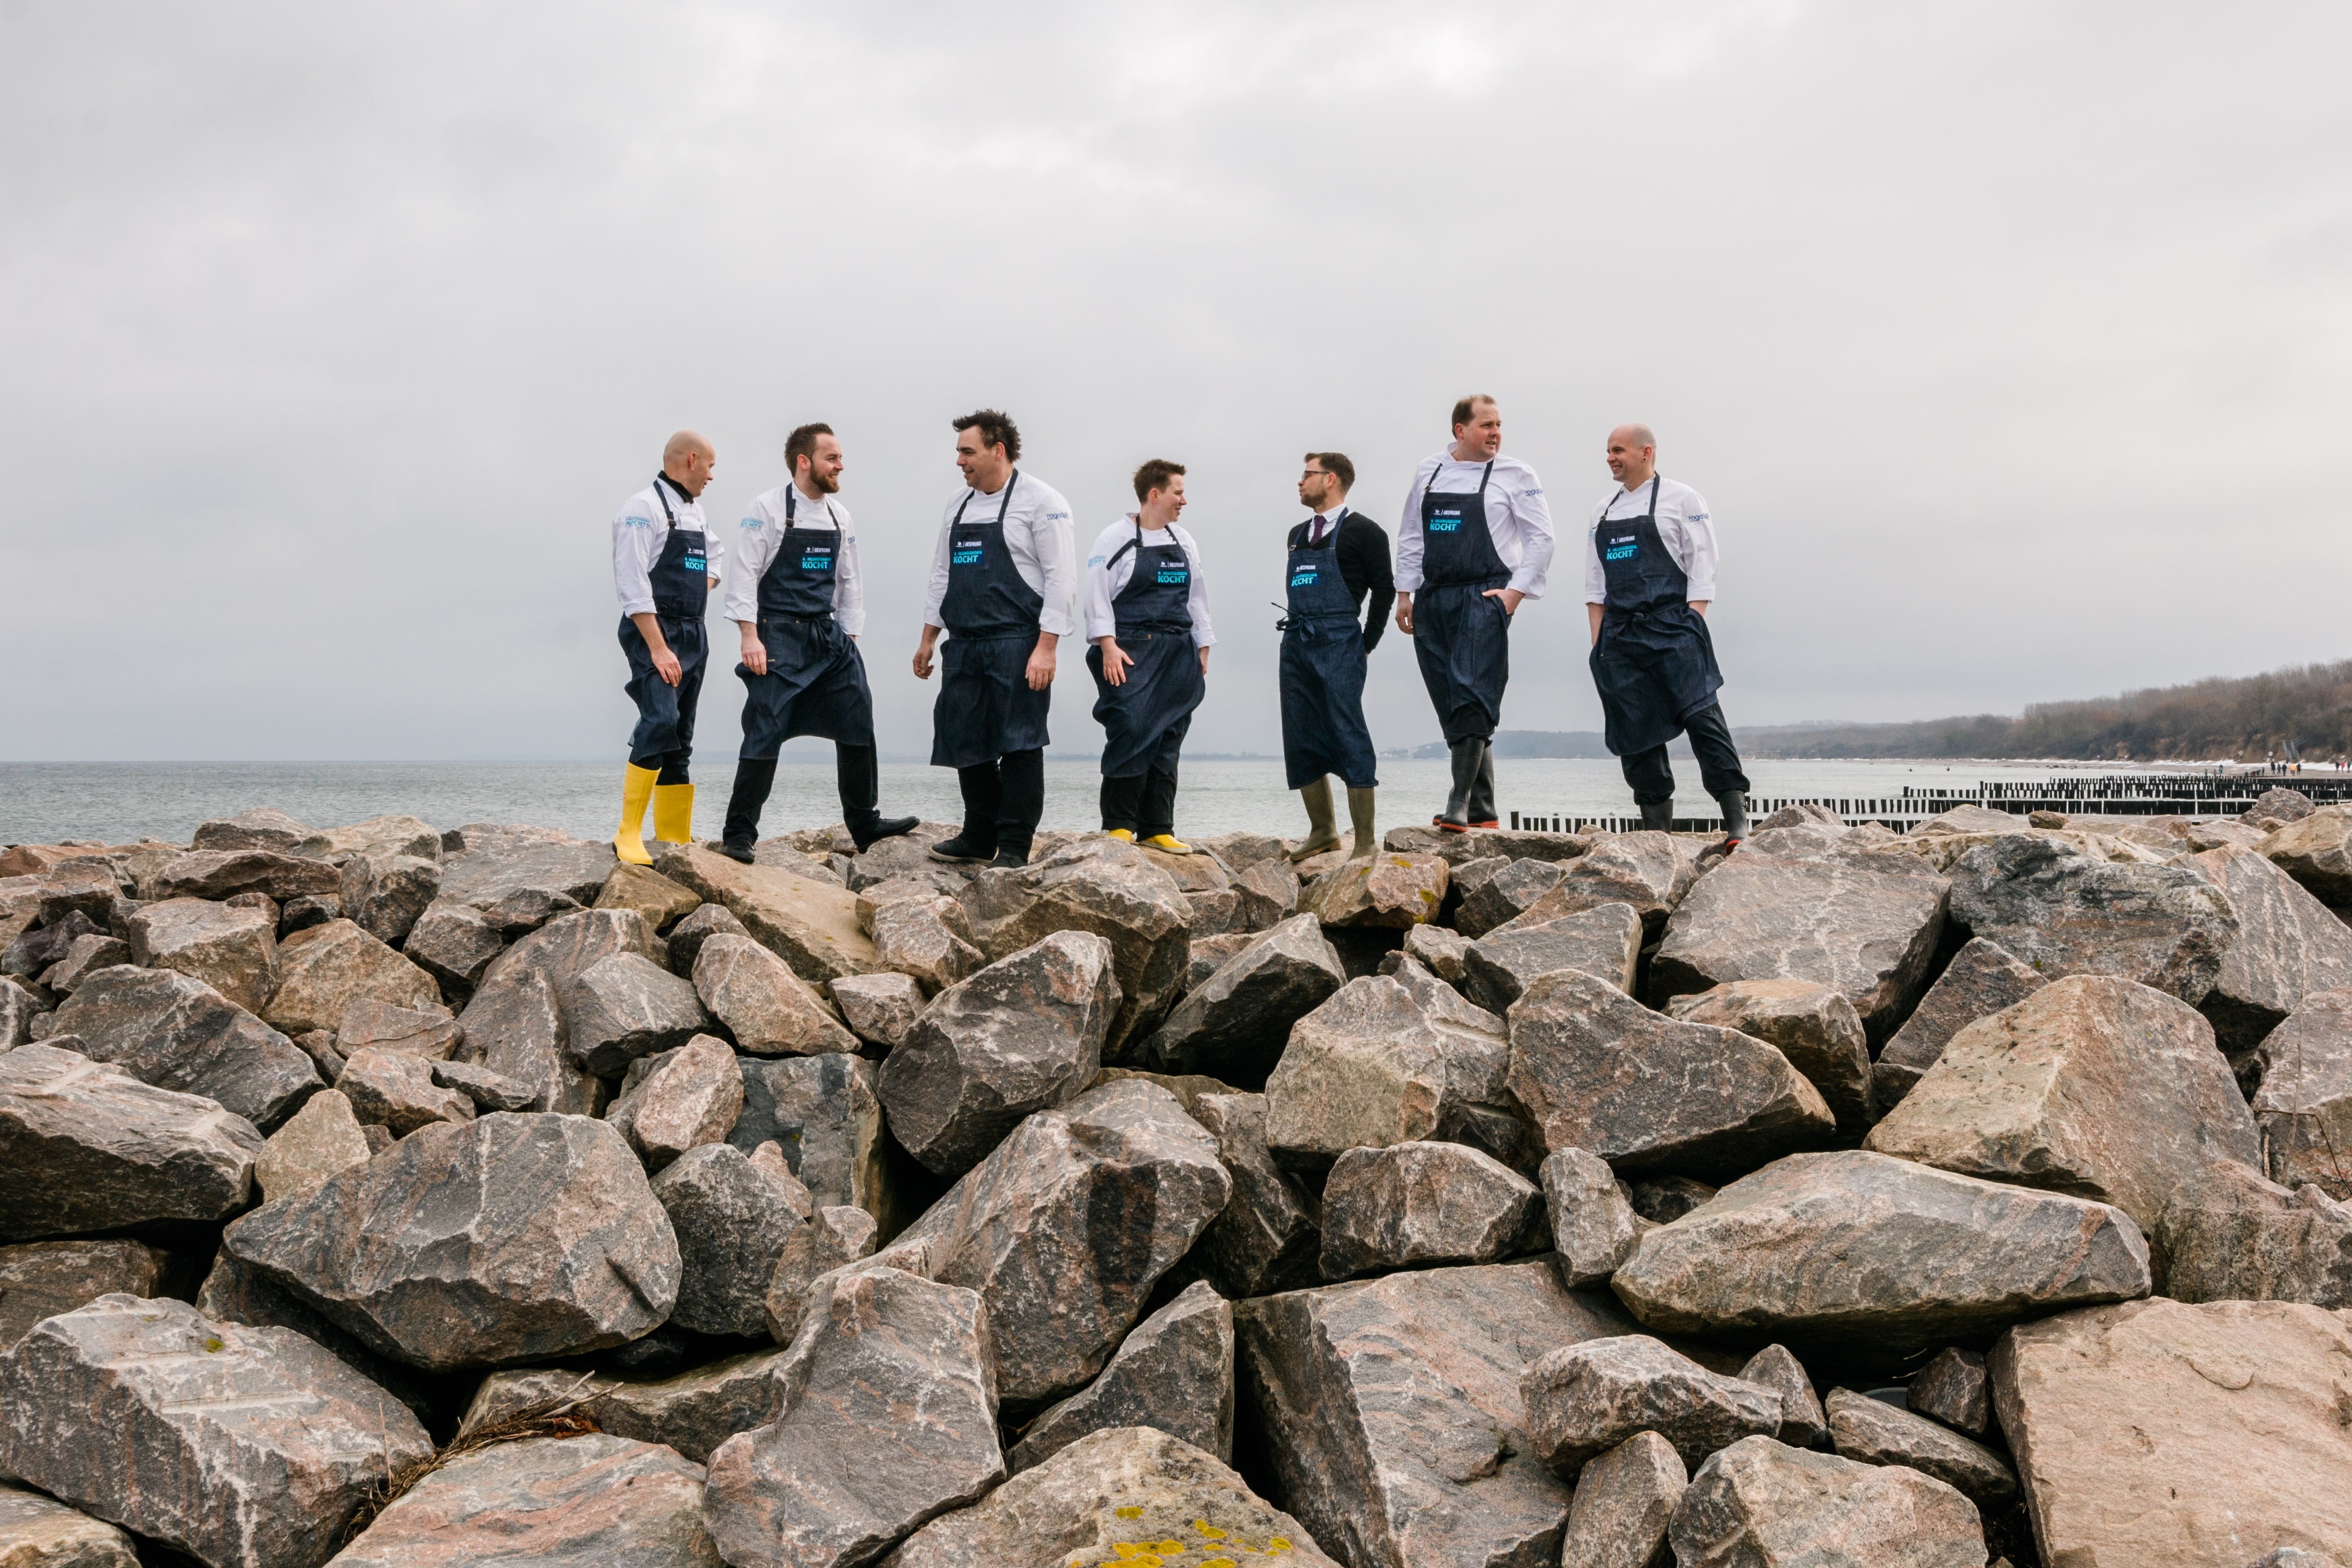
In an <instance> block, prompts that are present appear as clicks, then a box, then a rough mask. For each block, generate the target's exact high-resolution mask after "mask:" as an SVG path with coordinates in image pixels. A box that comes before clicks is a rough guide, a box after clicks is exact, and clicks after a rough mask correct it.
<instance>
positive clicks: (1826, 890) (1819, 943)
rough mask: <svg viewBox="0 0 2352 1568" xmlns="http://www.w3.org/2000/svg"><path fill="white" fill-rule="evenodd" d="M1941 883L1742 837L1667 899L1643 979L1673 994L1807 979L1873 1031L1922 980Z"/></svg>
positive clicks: (1886, 1025) (1936, 925) (1899, 1010)
mask: <svg viewBox="0 0 2352 1568" xmlns="http://www.w3.org/2000/svg"><path fill="white" fill-rule="evenodd" d="M1945 892H1946V886H1945V884H1944V882H1943V880H1942V879H1940V878H1936V877H1921V876H1893V875H1889V874H1887V873H1885V872H1882V871H1874V870H1866V869H1864V868H1860V867H1858V866H1855V865H1853V864H1852V863H1851V862H1846V861H1829V860H1791V859H1781V858H1775V857H1773V856H1769V855H1762V854H1757V853H1754V852H1752V851H1750V850H1749V849H1748V848H1745V847H1743V848H1742V849H1741V850H1740V852H1739V853H1738V854H1737V855H1735V856H1733V857H1732V858H1730V859H1728V860H1727V861H1725V862H1724V863H1723V864H1722V865H1720V866H1718V867H1717V868H1715V869H1714V870H1712V871H1709V872H1708V873H1707V874H1706V876H1704V877H1702V878H1700V879H1698V881H1697V883H1696V885H1694V886H1693V887H1692V889H1691V890H1690V896H1689V897H1688V898H1685V900H1683V901H1682V903H1681V904H1680V905H1679V906H1678V907H1677V908H1676V909H1675V913H1674V918H1673V919H1671V920H1669V921H1667V922H1666V935H1665V941H1664V942H1662V943H1661V944H1660V945H1659V948H1658V952H1657V956H1656V957H1654V959H1652V960H1651V961H1650V986H1651V989H1652V990H1653V991H1654V992H1656V993H1657V994H1659V995H1660V996H1676V995H1681V994H1684V993H1685V992H1691V991H1705V990H1706V989H1707V988H1708V987H1710V986H1714V985H1720V984H1724V983H1725V982H1726V981H1731V980H1810V981H1811V982H1813V983H1814V984H1818V985H1825V986H1828V987H1829V988H1830V989H1831V990H1832V991H1835V992H1837V993H1838V994H1840V995H1842V996H1843V997H1844V998H1845V999H1846V1000H1847V1001H1849V1002H1851V1003H1853V1008H1854V1011H1855V1012H1857V1013H1859V1014H1861V1015H1862V1021H1863V1024H1864V1027H1866V1028H1868V1029H1869V1030H1870V1031H1871V1033H1872V1034H1873V1035H1874V1037H1878V1038H1882V1039H1883V1038H1885V1037H1886V1036H1888V1035H1891V1034H1893V1033H1894V1032H1895V1026H1896V1025H1897V1024H1898V1023H1900V1022H1901V1021H1902V1018H1903V1016H1904V1014H1905V1013H1906V1012H1907V1011H1908V1010H1909V1008H1910V1006H1911V1004H1912V1003H1914V1002H1915V1001H1916V1000H1917V999H1918V996H1919V993H1920V991H1921V990H1922V989H1923V988H1925V986H1926V984H1927V966H1928V964H1929V963H1931V962H1932V961H1933V960H1934V958H1935V956H1936V943H1937V939H1938V938H1939V937H1941V936H1942V934H1943V931H1944V898H1945Z"/></svg>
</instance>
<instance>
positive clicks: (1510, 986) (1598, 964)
mask: <svg viewBox="0 0 2352 1568" xmlns="http://www.w3.org/2000/svg"><path fill="white" fill-rule="evenodd" d="M1641 955H1642V920H1641V917H1640V916H1639V915H1637V914H1636V913H1634V911H1633V905H1631V904H1602V905H1601V906H1599V907H1598V908H1596V909H1590V910H1582V911H1580V913H1577V914H1572V915H1562V916H1561V917H1560V918H1559V919H1558V920H1556V921H1549V922H1547V923H1545V924H1543V925H1537V926H1526V925H1521V926H1513V927H1511V928H1510V929H1508V930H1507V931H1496V932H1495V933H1494V934H1493V935H1491V936H1487V937H1484V938H1481V939H1480V940H1479V941H1477V942H1472V943H1471V944H1470V947H1469V950H1468V951H1467V952H1465V953H1464V954H1463V955H1462V977H1463V987H1462V988H1463V991H1464V992H1465V994H1467V995H1468V996H1469V998H1470V1000H1471V1001H1473V1002H1475V1003H1476V1004H1478V1005H1479V1006H1481V1007H1484V1008H1486V1010H1487V1011H1488V1012H1491V1013H1501V1012H1505V1011H1507V1010H1508V1009H1509V1007H1510V1005H1511V1004H1512V1003H1514V1002H1516V1001H1517V1000H1518V999H1519V998H1520V997H1521V996H1523V995H1525V994H1527V990H1528V986H1530V985H1533V984H1535V983H1536V982H1537V981H1538V980H1540V979H1541V978H1543V976H1545V975H1547V974H1556V973H1559V971H1561V970H1563V969H1578V970H1582V971H1583V972H1584V973H1587V974H1590V975H1591V976H1593V977H1594V978H1595V979H1598V980H1605V981H1607V982H1609V984H1612V985H1614V986H1615V987H1617V989H1618V990H1620V991H1623V992H1626V993H1628V994H1630V993H1631V992H1632V991H1633V966H1634V964H1635V963H1636V961H1638V960H1639V959H1640V957H1641Z"/></svg>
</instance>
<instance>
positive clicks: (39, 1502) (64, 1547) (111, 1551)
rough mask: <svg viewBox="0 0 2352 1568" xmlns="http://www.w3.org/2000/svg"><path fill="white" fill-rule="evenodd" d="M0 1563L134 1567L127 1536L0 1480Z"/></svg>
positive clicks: (27, 1567) (41, 1567)
mask: <svg viewBox="0 0 2352 1568" xmlns="http://www.w3.org/2000/svg"><path fill="white" fill-rule="evenodd" d="M0 1563H6V1564H8V1568H139V1554H138V1552H136V1551H135V1550H133V1548H132V1546H131V1537H129V1536H128V1535H125V1534H124V1533H123V1532H122V1531H120V1530H117V1529H116V1528H115V1527H114V1526H112V1525H110V1524H109V1523H107V1522H106V1521H104V1520H99V1519H92V1518H90V1517H89V1515H88V1514H86V1513H83V1512H81V1511H80V1510H77V1509H70V1508H68V1507H67V1506H66V1505H65V1504H63V1503H61V1502H58V1501H57V1500H54V1499H51V1498H46V1497H43V1496H42V1495H41V1494H40V1493H38V1492H35V1491H26V1489H23V1488H21V1487H12V1486H10V1485H8V1484H7V1483H6V1482H5V1481H0Z"/></svg>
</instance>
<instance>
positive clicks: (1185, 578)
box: [1159, 566, 1192, 583]
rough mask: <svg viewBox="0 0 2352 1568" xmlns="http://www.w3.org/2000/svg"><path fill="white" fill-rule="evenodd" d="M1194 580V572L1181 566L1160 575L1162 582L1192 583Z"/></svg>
mask: <svg viewBox="0 0 2352 1568" xmlns="http://www.w3.org/2000/svg"><path fill="white" fill-rule="evenodd" d="M1159 581H1160V582H1162V583H1190V582H1191V581H1192V573H1191V572H1190V571H1188V570H1186V569H1185V568H1184V567H1181V566H1179V567H1177V568H1176V569H1175V570H1174V571H1173V572H1162V573H1160V577H1159Z"/></svg>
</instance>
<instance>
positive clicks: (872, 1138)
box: [727, 1054, 913, 1232]
mask: <svg viewBox="0 0 2352 1568" xmlns="http://www.w3.org/2000/svg"><path fill="white" fill-rule="evenodd" d="M740 1066H741V1067H742V1069H743V1113H742V1115H740V1116H739V1117H738V1118H736V1121H735V1127H734V1130H733V1131H730V1133H728V1135H727V1141H728V1142H730V1143H732V1144H734V1145H735V1147H737V1148H738V1149H740V1150H742V1151H743V1152H746V1153H749V1152H751V1151H752V1150H754V1149H757V1148H758V1147H759V1146H760V1145H761V1144H762V1143H765V1142H770V1141H773V1142H776V1143H778V1144H780V1145H782V1152H783V1155H784V1159H785V1161H786V1163H789V1164H790V1165H791V1166H792V1169H793V1174H794V1175H796V1176H798V1177H799V1178H800V1179H801V1181H802V1182H803V1183H804V1184H806V1185H807V1187H808V1190H809V1193H810V1195H811V1196H812V1198H813V1199H814V1202H815V1203H816V1205H818V1206H819V1207H829V1206H831V1205H835V1204H855V1205H857V1206H858V1207H859V1208H862V1209H864V1210H865V1211H866V1213H868V1214H870V1215H873V1216H874V1217H875V1218H876V1219H877V1220H878V1221H880V1222H881V1223H882V1225H883V1226H884V1227H885V1228H886V1229H888V1230H890V1231H892V1232H896V1231H897V1230H898V1229H899V1228H900V1227H902V1226H904V1225H905V1224H906V1222H907V1221H908V1219H911V1218H912V1217H913V1215H910V1214H900V1213H899V1212H898V1207H899V1205H898V1197H897V1195H896V1194H897V1188H896V1184H895V1183H894V1182H893V1181H892V1179H891V1176H890V1164H889V1153H888V1149H889V1141H888V1135H887V1133H886V1132H885V1131H884V1128H883V1120H882V1101H881V1100H880V1098H879V1097H878V1096H877V1094H876V1092H875V1067H874V1064H873V1063H872V1062H869V1061H866V1060H864V1059H863V1058H858V1057H854V1056H849V1055H846V1054H838V1055H834V1056H824V1057H786V1058H782V1059H780V1060H776V1061H756V1060H747V1061H744V1062H742V1063H741V1064H740Z"/></svg>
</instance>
